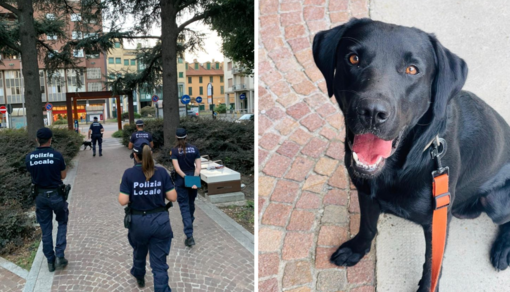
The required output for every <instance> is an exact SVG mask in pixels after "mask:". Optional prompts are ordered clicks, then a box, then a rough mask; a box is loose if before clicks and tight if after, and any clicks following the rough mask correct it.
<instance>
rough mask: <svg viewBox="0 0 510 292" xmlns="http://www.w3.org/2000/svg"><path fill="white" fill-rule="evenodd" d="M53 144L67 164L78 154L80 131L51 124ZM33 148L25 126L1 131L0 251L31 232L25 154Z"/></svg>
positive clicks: (31, 139)
mask: <svg viewBox="0 0 510 292" xmlns="http://www.w3.org/2000/svg"><path fill="white" fill-rule="evenodd" d="M52 131H53V145H52V146H53V148H55V149H56V150H57V151H59V152H60V153H62V155H63V156H64V159H65V162H66V164H67V165H70V164H71V160H72V159H73V157H75V156H76V154H78V151H79V150H80V146H81V144H82V142H83V138H82V136H81V135H79V134H78V133H76V132H74V131H69V130H67V129H59V128H52ZM35 148H36V143H35V137H28V136H27V132H26V130H24V129H19V130H12V129H8V130H4V131H0V165H2V167H1V168H0V254H2V253H4V252H8V249H6V247H7V246H9V247H12V246H13V245H14V246H17V245H19V244H21V243H22V242H23V238H24V237H25V236H26V235H27V234H30V233H31V232H33V227H32V225H31V223H30V222H32V223H33V220H30V219H28V217H27V215H26V211H27V210H28V209H30V208H31V207H32V206H33V205H34V200H33V198H32V197H31V195H30V183H31V179H30V175H29V173H28V172H27V170H26V167H25V156H26V155H27V154H28V153H30V152H32V151H33V150H34V149H35Z"/></svg>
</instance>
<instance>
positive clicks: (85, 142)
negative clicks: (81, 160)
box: [83, 141, 92, 150]
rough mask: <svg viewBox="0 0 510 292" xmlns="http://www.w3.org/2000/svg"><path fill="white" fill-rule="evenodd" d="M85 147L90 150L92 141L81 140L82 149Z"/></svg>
mask: <svg viewBox="0 0 510 292" xmlns="http://www.w3.org/2000/svg"><path fill="white" fill-rule="evenodd" d="M87 147H90V149H89V150H92V142H91V141H83V150H86V149H87Z"/></svg>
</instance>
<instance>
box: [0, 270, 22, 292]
mask: <svg viewBox="0 0 510 292" xmlns="http://www.w3.org/2000/svg"><path fill="white" fill-rule="evenodd" d="M24 286H25V279H23V278H22V277H20V276H18V275H16V274H14V273H12V272H11V271H9V270H7V269H4V268H2V267H0V291H2V292H11V291H12V292H14V291H16V292H19V291H21V290H23V287H24Z"/></svg>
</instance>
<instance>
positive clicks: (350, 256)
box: [330, 237, 370, 267]
mask: <svg viewBox="0 0 510 292" xmlns="http://www.w3.org/2000/svg"><path fill="white" fill-rule="evenodd" d="M368 252H370V241H369V242H364V241H359V240H356V237H355V238H353V239H351V240H349V241H347V242H345V243H344V244H342V245H341V246H340V247H339V248H338V249H337V250H336V251H335V252H334V253H333V255H332V256H331V259H330V261H331V263H333V264H335V265H337V266H347V267H351V266H354V265H355V264H357V263H358V262H359V261H360V260H361V259H362V258H363V257H364V256H365V255H366V254H367V253H368Z"/></svg>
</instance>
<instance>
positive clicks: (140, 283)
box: [131, 272, 145, 288]
mask: <svg viewBox="0 0 510 292" xmlns="http://www.w3.org/2000/svg"><path fill="white" fill-rule="evenodd" d="M131 276H133V277H135V275H133V272H131ZM135 279H136V284H138V287H140V288H143V287H145V277H141V278H138V277H135Z"/></svg>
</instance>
